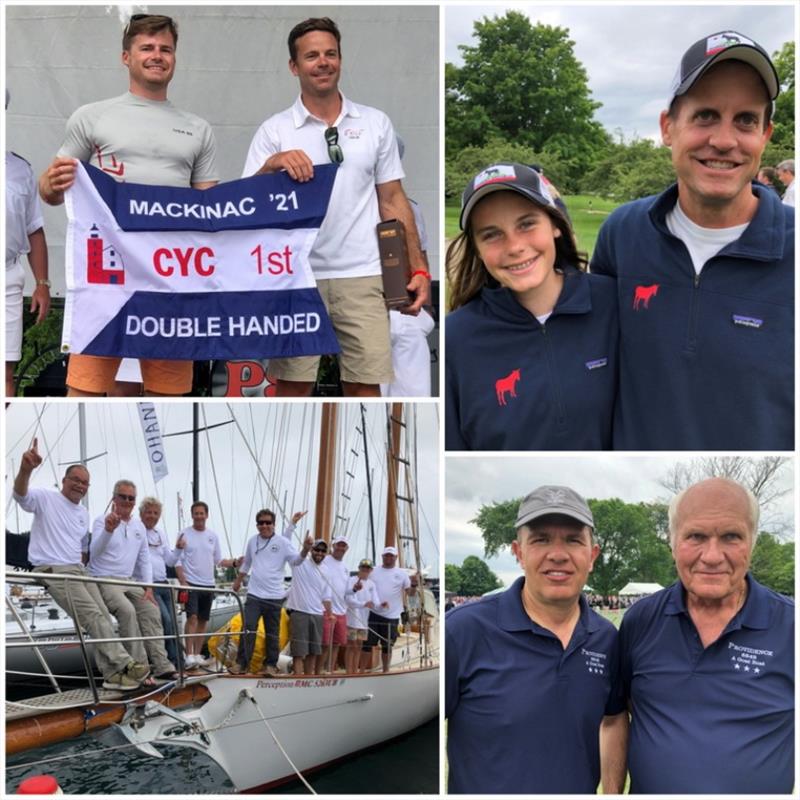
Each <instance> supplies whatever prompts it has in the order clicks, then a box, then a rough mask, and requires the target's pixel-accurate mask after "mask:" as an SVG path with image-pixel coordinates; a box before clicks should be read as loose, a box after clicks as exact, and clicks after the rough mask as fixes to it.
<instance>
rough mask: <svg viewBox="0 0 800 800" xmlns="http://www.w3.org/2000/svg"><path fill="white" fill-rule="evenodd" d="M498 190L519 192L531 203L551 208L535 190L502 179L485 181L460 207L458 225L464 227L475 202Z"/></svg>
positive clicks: (545, 199)
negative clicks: (494, 181) (490, 181)
mask: <svg viewBox="0 0 800 800" xmlns="http://www.w3.org/2000/svg"><path fill="white" fill-rule="evenodd" d="M500 191H507V192H516V193H517V194H521V195H522V196H523V197H524V198H526V199H528V200H530V201H531V202H532V203H535V204H536V205H537V206H542V207H543V208H549V209H552V208H553V206H552V205H550V203H548V202H547V198H546V197H544V196H543V195H540V194H537V193H536V192H532V191H530V190H529V189H526V188H524V187H523V186H516V185H514V184H513V183H504V182H502V181H498V182H497V183H487V184H486V185H484V186H481V187H480V189H478V190H477V191H475V192H473V194H472V195H471V196H470V198H469V200H467V204H466V205H465V206H464V208H462V209H461V216H460V217H459V219H458V225H459V227H460V228H461V230H462V231H463V230H465V229H466V226H467V222H468V220H469V215H470V214H471V213H472V209H473V208H475V206H476V204H477V203H479V202H480V201H481V200H483V198H484V197H486V195H487V194H491V193H492V192H500ZM556 210H557V209H556Z"/></svg>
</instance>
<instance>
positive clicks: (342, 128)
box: [6, 14, 433, 397]
mask: <svg viewBox="0 0 800 800" xmlns="http://www.w3.org/2000/svg"><path fill="white" fill-rule="evenodd" d="M177 45H178V25H177V22H176V21H175V20H173V19H172V18H171V17H168V16H164V15H159V14H134V15H133V16H132V17H131V18H130V21H129V22H128V24H127V25H126V27H125V30H124V33H123V38H122V63H123V64H124V66H125V67H126V68H127V71H128V78H129V88H128V91H127V92H126V93H124V94H122V95H120V96H118V97H114V98H111V99H108V100H101V101H98V102H93V103H90V104H88V105H84V106H81V107H80V108H78V109H77V110H76V111H75V112H74V113H73V114H72V116H71V117H70V118H69V120H68V122H67V127H66V133H65V137H64V141H63V143H62V145H61V147H60V148H59V151H58V153H57V155H56V157H55V158H54V159H53V161H52V163H51V164H50V165H49V166H48V167H47V169H45V170H44V172H43V173H42V174H41V176H40V178H39V180H38V185H37V182H36V181H35V179H34V174H33V170H32V168H31V166H30V164H28V163H27V162H26V161H25V159H23V158H21V157H19V156H17V155H15V154H13V153H11V152H7V153H6V196H7V225H8V229H9V231H10V235H9V237H8V238H7V245H6V271H7V280H6V325H7V338H6V341H7V349H6V394H7V396H11V395H13V393H14V369H15V365H16V363H17V362H18V361H19V359H20V355H21V342H22V291H23V286H24V277H25V276H24V270H23V268H22V262H21V259H22V257H23V256H24V255H26V254H27V255H28V260H29V262H30V266H31V269H32V270H33V273H34V278H35V281H36V286H35V289H34V292H33V296H32V303H31V310H32V311H35V312H37V320H38V321H41V320H42V319H43V318H44V317H45V315H46V314H47V311H48V308H49V304H50V293H49V290H50V280H49V275H48V263H47V245H46V240H45V235H44V228H43V222H42V216H41V210H40V208H39V204H38V197H39V196H40V197H41V199H42V200H44V201H45V202H46V203H48V204H49V205H60V204H62V203H63V202H64V197H65V192H67V191H68V190H69V189H70V187H72V186H73V184H74V183H75V178H76V169H77V164H78V161H85V162H88V163H90V164H92V165H93V166H95V167H97V168H99V169H101V170H103V171H104V172H105V173H106V174H107V175H110V176H111V177H112V178H114V179H115V180H118V181H122V180H124V181H129V182H134V183H140V184H147V185H157V186H171V187H192V188H194V189H201V190H204V189H208V188H210V187H213V186H215V185H216V184H217V183H218V181H219V179H220V174H219V170H218V168H217V164H216V161H217V144H216V139H215V136H214V131H213V129H212V126H211V125H210V124H209V123H208V122H207V121H206V120H204V119H201V118H200V117H198V116H196V115H194V114H191V113H189V112H187V111H184V110H182V109H178V108H176V107H175V106H173V105H172V103H171V102H170V101H169V100H168V99H167V90H168V86H169V84H170V82H171V80H172V78H173V76H174V72H175V64H176V50H177ZM288 47H289V56H290V61H289V67H290V70H291V72H292V74H293V75H294V76H295V77H297V79H298V82H299V85H300V94H299V96H298V98H297V100H296V102H295V103H294V105H293V106H291V107H290V108H288V109H285V110H284V111H281V112H279V113H277V114H274V115H273V116H270V117H269V118H268V119H267V120H266V121H265V122H264V123H263V124H262V125H261V127H260V128H259V129H258V131H257V132H256V133H255V135H254V137H253V140H252V143H251V145H250V148H249V151H248V153H247V156H246V159H245V163H244V168H243V173H242V177H249V176H251V175H256V174H266V173H276V172H281V171H284V172H286V173H287V174H288V175H289V176H290V177H291V178H292V179H293V180H296V181H302V182H305V181H309V180H311V179H312V178H313V174H314V164H326V163H331V162H333V163H336V164H338V169H337V173H336V178H335V182H334V187H333V192H332V195H331V199H330V203H329V205H328V210H327V212H326V215H325V218H324V220H323V222H322V225H321V227H320V230H319V235H318V236H317V238H316V240H315V242H314V245H313V247H312V250H311V253H310V257H309V258H310V264H311V268H312V271H313V273H314V276H315V278H316V281H317V288H318V289H319V292H320V294H321V296H322V298H323V301H324V302H325V305H326V308H327V311H328V314H329V316H330V318H331V321H332V323H333V326H334V330H335V332H336V336H337V339H338V342H339V345H340V347H341V353H340V355H339V357H338V360H339V373H340V376H341V381H342V390H343V393H344V394H345V395H349V396H380V394H381V386H383V393H384V395H392V396H399V395H406V396H411V395H421V396H426V395H430V391H431V390H430V353H429V350H428V347H427V339H426V337H427V335H428V333H429V332H430V330H431V328H432V326H433V319H432V317H431V316H430V314H428V312H426V311H424V310H423V307H425V306H429V303H430V282H431V274H430V272H429V266H428V260H427V253H426V247H427V245H426V244H425V242H423V241H422V239H423V237H424V231H423V226H422V222H421V215H420V214H419V211H418V209H417V208H416V206H413V204H412V203H410V202H409V200H408V198H407V197H406V194H405V191H404V189H403V186H402V179H403V178H404V177H405V175H404V172H403V168H402V165H401V155H402V152H401V149H400V146H399V142H398V138H397V136H396V133H395V130H394V127H393V126H392V123H391V121H390V120H389V118H388V116H387V115H386V114H385V113H383V112H382V111H380V110H378V109H375V108H372V107H369V106H365V105H362V104H359V103H355V102H353V101H352V100H350V99H349V98H347V97H345V96H344V94H343V93H342V92H341V90H340V89H339V80H340V76H341V64H342V54H341V34H340V31H339V28H338V26H337V25H336V23H335V22H334V21H333V20H331V19H330V18H327V17H322V18H310V19H307V20H304V21H302V22H300V23H298V24H297V25H296V26H294V28H292V30H291V32H290V33H289V37H288ZM8 101H9V95H8V94H6V107H8ZM176 133H177V134H179V135H176ZM381 220H399V221H400V222H402V223H403V226H404V228H405V232H406V239H407V247H408V259H409V270H408V276H407V277H408V284H407V287H406V289H407V292H408V294H409V302H408V304H407V305H406V306H405V307H403V308H402V309H401V311H402V313H403V315H404V317H408V319H405V318H402V319H401V318H400V317H399V316H398V314H399V312H394V313H393V314H392V315H391V326H390V315H389V312H388V310H387V308H386V305H385V302H384V296H383V283H382V277H381V263H380V258H379V248H378V236H377V233H376V230H375V228H376V225H377V223H379V222H380V221H381ZM393 354H394V357H393ZM120 362H121V358H118V357H107V356H96V355H88V354H84V353H75V354H72V355H71V356H70V358H69V363H68V370H67V378H66V384H67V394H68V396H72V397H86V396H103V395H125V394H140V393H141V392H142V391H143V392H144V393H145V394H147V395H182V394H186V393H188V392H189V391H190V390H191V389H192V380H193V364H192V362H191V361H178V360H166V359H163V360H162V359H142V360H141V362H140V372H141V378H140V381H139V380H135V381H130V380H128V379H127V377H125V376H121V375H119V372H118V371H119V369H120ZM318 364H319V357H318V356H308V357H303V358H285V359H271V360H270V363H269V375H270V379H271V381H272V382H274V383H275V384H276V396H279V397H281V396H283V397H287V396H289V397H292V396H308V395H309V394H311V392H312V390H313V387H314V383H315V381H316V377H317V369H318Z"/></svg>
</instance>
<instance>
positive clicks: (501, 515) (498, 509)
mask: <svg viewBox="0 0 800 800" xmlns="http://www.w3.org/2000/svg"><path fill="white" fill-rule="evenodd" d="M521 499H522V498H519V497H517V498H513V499H511V500H503V501H500V502H499V503H492V504H491V505H488V506H481V507H480V509H479V510H478V514H477V516H476V517H475V518H474V519H471V520H470V524H472V525H477V526H478V527H479V528H480V530H481V536H483V554H484V555H485V556H486V557H487V558H491V557H492V556H496V555H497V554H498V553H499V552H500V551H501V550H502V549H503V548H504V547H507V546H508V545H510V544H511V542H513V541H514V539H515V537H516V535H517V531H516V528H515V527H514V521H515V520H516V519H517V509H518V508H519V504H520V500H521Z"/></svg>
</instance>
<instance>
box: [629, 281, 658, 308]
mask: <svg viewBox="0 0 800 800" xmlns="http://www.w3.org/2000/svg"><path fill="white" fill-rule="evenodd" d="M659 286H660V284H658V283H654V284H653V285H652V286H637V287H635V288H634V290H633V310H634V311H638V310H639V309H640V308H641V307H642V306H644V307H645V308H649V307H650V298H651V297H655V296H656V295H657V294H658V287H659Z"/></svg>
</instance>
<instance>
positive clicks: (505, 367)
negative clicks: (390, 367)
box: [445, 163, 618, 450]
mask: <svg viewBox="0 0 800 800" xmlns="http://www.w3.org/2000/svg"><path fill="white" fill-rule="evenodd" d="M556 198H557V193H556V192H555V189H554V187H553V186H552V184H550V183H549V182H548V181H547V179H546V178H544V176H543V175H540V174H539V173H538V172H536V170H534V169H532V168H530V167H526V166H524V165H522V164H510V163H509V164H495V165H493V166H491V167H488V168H486V169H485V170H483V171H482V172H480V173H479V174H478V175H476V176H475V177H474V178H473V179H472V180H471V181H470V183H469V185H468V186H467V188H466V189H465V191H464V195H463V198H462V205H461V219H460V226H461V229H462V231H463V232H462V233H461V234H460V235H459V236H458V238H456V239H455V240H454V241H453V243H452V244H451V245H450V247H449V248H448V250H447V273H448V278H449V281H450V310H451V311H452V313H451V314H449V315H448V316H447V319H446V321H445V347H446V358H445V445H446V447H447V448H448V449H449V450H599V449H607V448H609V447H610V446H611V420H612V414H613V407H614V399H615V395H616V386H617V348H618V319H617V306H616V291H615V286H614V282H613V280H609V279H608V278H606V277H604V276H597V275H589V274H587V273H586V272H585V268H586V260H585V258H583V257H581V256H579V254H578V251H577V247H576V244H575V237H574V235H573V232H572V228H571V226H570V223H569V220H568V217H567V214H566V209H565V208H564V206H563V203H560V200H559V201H557V199H556ZM559 203H560V205H559ZM562 209H563V210H562Z"/></svg>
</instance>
